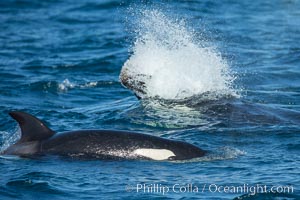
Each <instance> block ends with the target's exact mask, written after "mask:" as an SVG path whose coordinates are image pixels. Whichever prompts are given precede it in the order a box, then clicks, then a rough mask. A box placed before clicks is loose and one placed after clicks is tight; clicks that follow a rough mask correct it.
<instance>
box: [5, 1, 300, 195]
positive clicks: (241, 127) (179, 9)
mask: <svg viewBox="0 0 300 200" xmlns="http://www.w3.org/2000/svg"><path fill="white" fill-rule="evenodd" d="M147 9H151V10H152V11H153V10H157V11H158V12H159V13H163V15H164V16H168V19H172V20H173V22H174V23H175V24H176V23H177V21H178V20H179V21H180V20H181V19H183V20H184V21H185V22H186V23H185V25H184V26H185V27H186V29H185V30H187V31H188V30H190V31H191V32H193V33H195V35H198V36H199V37H202V38H205V41H206V42H207V43H208V44H209V45H210V46H214V48H215V49H217V50H216V51H217V54H218V56H219V57H221V58H222V60H223V61H224V60H226V63H227V65H228V66H229V68H230V74H231V75H232V77H235V79H234V80H232V81H231V83H230V86H228V87H229V88H230V89H232V90H234V91H235V94H236V95H227V96H224V95H215V96H217V97H214V98H211V96H210V97H207V98H204V97H203V94H195V95H194V96H193V97H190V98H187V99H176V101H175V100H163V99H161V98H155V99H153V98H146V99H144V100H142V101H139V100H138V99H137V98H136V97H135V96H134V94H133V93H132V92H131V91H130V90H128V89H126V88H124V87H122V85H121V84H120V81H119V74H120V71H121V68H122V66H123V65H124V63H125V62H126V61H128V59H129V58H130V56H131V55H133V54H134V51H133V50H132V49H133V47H134V46H135V43H134V42H135V41H136V40H137V39H138V38H139V37H143V36H141V35H140V34H139V33H143V31H136V30H135V28H136V27H138V26H137V24H139V23H142V22H143V18H145V13H144V14H142V15H139V14H137V15H135V13H136V11H137V10H138V12H140V11H143V10H147ZM146 15H147V12H146ZM146 17H147V16H146ZM159 19H160V18H158V21H160V20H159ZM172 20H171V21H172ZM0 22H1V23H0V30H1V31H0V46H1V47H0V69H1V70H0V110H1V112H0V118H1V121H0V135H1V140H0V142H1V147H2V149H4V148H6V147H7V146H8V145H9V144H11V143H12V142H14V141H16V139H17V138H18V137H19V131H18V128H17V124H16V123H15V121H14V120H12V119H11V118H10V117H9V116H8V112H9V111H12V110H22V111H26V112H29V113H31V114H33V115H36V116H37V117H39V118H41V119H43V120H44V121H47V122H48V125H49V126H50V127H51V128H52V129H53V130H56V131H57V132H61V131H66V130H75V129H122V130H134V131H138V132H145V133H149V134H152V135H155V136H160V137H164V138H170V139H177V140H184V141H187V142H190V143H193V144H195V145H197V146H199V147H201V148H203V149H206V150H208V151H209V152H210V153H209V154H208V155H207V156H206V157H204V158H201V159H199V160H195V161H193V162H188V161H187V162H181V163H172V162H150V161H82V160H76V159H60V158H52V157H42V158H38V159H24V158H18V157H1V158H0V174H1V179H0V199H111V198H112V199H234V198H237V197H240V198H239V199H300V192H299V188H300V179H299V178H300V167H299V166H300V156H299V153H300V137H299V133H300V126H299V124H300V3H299V1H297V0H290V1H283V0H282V1H281V0H276V1H259V0H254V1H241V2H239V3H237V2H236V1H230V0H226V1H220V2H215V1H196V0H195V1H162V2H159V1H155V2H150V1H143V2H138V1H128V2H127V1H118V0H98V1H97V0H88V1H68V0H66V1H60V0H49V1H38V0H31V1H29V0H7V1H1V2H0ZM178 25H179V26H181V23H179V22H178ZM151 26H156V24H155V23H154V24H152V25H151ZM182 26H183V25H182ZM162 29H163V28H162ZM166 30H169V29H168V27H166ZM166 30H162V31H166ZM137 32H138V33H137ZM174 37H175V36H174ZM169 39H170V38H169ZM170 40H173V38H171V39H170ZM201 40H202V39H201ZM197 44H198V43H197ZM145 49H147V48H145ZM149 49H151V48H149ZM179 52H180V51H179ZM191 52H193V51H191ZM145 53H146V54H143V55H146V58H149V57H147V55H148V54H147V53H149V52H147V51H145ZM176 55H177V54H176ZM179 55H180V54H179ZM213 55H215V54H213ZM149 56H150V55H149ZM198 56H199V55H198ZM175 57H181V56H175ZM182 57H184V54H182ZM200 57H201V56H200ZM193 59H195V60H197V59H198V57H197V56H195V57H193V58H192V59H188V60H189V62H190V60H193ZM140 60H141V61H140V62H139V63H138V64H139V65H144V64H149V63H150V62H151V66H156V65H159V64H161V63H165V62H170V61H169V60H164V57H162V58H160V59H158V60H152V59H151V57H150V59H140ZM149 60H150V61H149ZM152 62H153V63H154V64H153V63H152ZM198 63H199V62H198ZM196 66H198V65H196ZM201 66H203V65H202V64H201ZM213 67H214V66H213V65H212V66H208V67H207V71H208V75H205V77H202V78H201V79H205V80H206V79H207V80H211V79H210V77H215V74H214V71H213V70H212V71H210V70H209V69H212V68H213ZM179 68H180V67H179ZM179 68H174V70H173V71H175V72H176V70H177V69H179ZM195 68H197V67H195ZM204 71H206V70H204ZM157 73H159V71H158V72H157ZM178 73H180V71H179V72H178ZM192 73H193V71H192V72H191V74H192ZM182 76H184V74H182ZM216 80H217V79H216ZM158 81H162V84H160V85H159V87H160V88H162V89H163V88H164V86H167V84H168V82H170V81H171V80H170V81H169V79H165V80H164V79H163V80H162V79H160V80H158ZM179 81H182V80H179ZM207 82H208V81H207ZM179 83H180V82H179ZM212 83H213V84H212V85H214V83H215V82H212ZM179 85H180V84H179ZM178 87H180V86H178ZM205 87H206V88H208V86H206V85H204V88H205ZM208 93H209V92H208ZM205 94H206V93H205ZM204 96H205V95H204ZM140 184H146V186H147V188H148V190H147V188H146V190H145V191H144V190H138V191H137V187H139V186H140ZM155 184H156V185H157V186H159V187H158V188H167V187H168V188H169V191H168V192H166V193H165V194H163V193H162V190H153V188H154V187H153V186H155ZM175 184H178V185H175ZM188 184H192V185H193V186H192V188H193V189H192V191H190V190H189V189H186V190H184V189H182V191H181V192H180V191H179V186H182V187H183V188H185V187H186V186H187V185H188ZM174 185H175V191H174V190H173V189H172V187H173V186H174ZM216 185H217V186H221V187H219V189H220V190H219V191H216ZM244 185H245V186H247V187H249V188H250V189H251V187H252V190H251V191H252V192H251V191H250V189H249V190H248V191H245V190H243V191H233V190H232V189H233V188H234V187H238V186H244ZM257 185H260V186H264V185H266V186H267V188H268V189H270V188H271V187H272V186H275V187H277V188H279V189H278V191H279V192H277V193H272V192H271V193H265V192H258V193H257V194H255V193H256V192H255V191H253V188H254V187H255V186H257ZM225 186H228V187H231V190H230V191H229V192H228V191H227V192H226V191H225V190H224V187H225ZM285 186H288V187H290V191H283V189H284V187H285ZM151 187H152V190H149V189H151ZM196 187H197V188H198V191H195V188H196ZM291 188H292V189H293V191H292V190H291ZM254 189H255V188H254ZM251 194H253V195H251Z"/></svg>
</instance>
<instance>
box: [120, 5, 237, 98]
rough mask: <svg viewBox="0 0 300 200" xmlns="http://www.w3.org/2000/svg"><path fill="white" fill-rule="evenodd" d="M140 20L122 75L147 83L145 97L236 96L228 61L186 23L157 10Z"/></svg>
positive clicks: (143, 13)
mask: <svg viewBox="0 0 300 200" xmlns="http://www.w3.org/2000/svg"><path fill="white" fill-rule="evenodd" d="M138 20H139V21H138V23H137V25H136V26H137V27H135V28H136V32H137V38H136V40H135V42H134V45H133V48H132V55H131V57H130V58H129V59H128V60H127V61H126V62H125V63H124V65H123V67H122V72H125V71H126V74H127V75H128V76H129V77H131V78H133V79H135V80H136V79H137V82H143V83H145V84H144V86H145V93H146V94H144V96H143V97H155V96H158V97H160V98H164V99H183V98H186V97H190V96H194V95H199V94H202V93H205V92H214V93H216V92H217V93H220V94H224V95H233V96H235V92H234V90H233V89H232V87H231V84H232V81H233V80H234V77H233V76H231V75H230V73H229V66H228V64H227V62H226V60H224V59H223V58H222V57H221V55H220V53H218V52H217V51H216V49H214V48H213V47H208V46H205V45H207V44H206V42H204V41H202V42H201V41H200V40H199V39H197V38H196V36H195V34H194V33H193V31H188V30H187V28H186V26H185V24H184V22H183V21H178V20H177V21H176V20H172V19H170V18H168V17H167V16H166V15H164V14H163V13H162V12H160V11H159V10H156V9H151V10H143V11H142V12H141V17H140V18H139V19H138ZM121 74H122V73H121ZM141 75H142V76H141Z"/></svg>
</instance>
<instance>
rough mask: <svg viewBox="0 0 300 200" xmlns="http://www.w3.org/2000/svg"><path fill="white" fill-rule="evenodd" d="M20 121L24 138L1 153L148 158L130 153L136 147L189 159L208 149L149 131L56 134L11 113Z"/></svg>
mask: <svg viewBox="0 0 300 200" xmlns="http://www.w3.org/2000/svg"><path fill="white" fill-rule="evenodd" d="M10 115H11V116H12V117H13V118H14V119H15V120H16V121H17V122H18V123H19V126H20V127H21V131H22V135H21V139H20V140H19V141H18V142H17V143H15V144H13V145H12V146H10V147H8V148H7V149H6V150H5V151H4V152H3V153H2V154H5V155H19V156H38V155H59V156H72V157H81V158H87V159H88V158H91V159H148V158H144V157H141V156H134V155H132V154H131V152H133V151H134V150H136V149H140V148H149V149H167V150H170V151H172V152H173V153H174V154H175V156H172V157H170V158H169V160H187V159H192V158H197V157H202V156H204V155H205V151H204V150H202V149H200V148H198V147H196V146H194V145H192V144H189V143H186V142H181V141H174V140H168V139H164V138H160V137H156V136H151V135H147V134H140V133H132V132H125V131H111V130H80V131H70V132H63V133H57V134H56V133H55V132H54V131H52V130H51V129H49V128H48V127H47V126H45V125H44V123H42V122H41V121H40V120H39V119H37V118H35V117H34V116H32V115H29V114H27V113H24V112H11V113H10Z"/></svg>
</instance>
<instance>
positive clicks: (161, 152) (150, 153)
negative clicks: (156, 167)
mask: <svg viewBox="0 0 300 200" xmlns="http://www.w3.org/2000/svg"><path fill="white" fill-rule="evenodd" d="M133 153H134V154H136V155H139V156H144V157H146V158H150V159H152V160H167V159H168V158H170V157H172V156H175V154H174V153H173V152H172V151H170V150H167V149H136V150H134V151H133Z"/></svg>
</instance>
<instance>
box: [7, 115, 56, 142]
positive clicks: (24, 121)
mask: <svg viewBox="0 0 300 200" xmlns="http://www.w3.org/2000/svg"><path fill="white" fill-rule="evenodd" d="M9 115H10V116H11V117H12V118H14V119H15V120H16V121H17V122H18V123H19V126H20V128H21V139H20V140H19V142H20V143H22V142H29V141H40V140H46V139H48V138H49V137H51V136H53V135H54V134H55V132H54V131H52V130H51V129H50V128H48V127H47V126H46V125H45V124H44V123H43V122H41V120H39V119H38V118H36V117H34V116H32V115H30V114H28V113H25V112H19V111H15V112H10V113H9Z"/></svg>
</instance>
